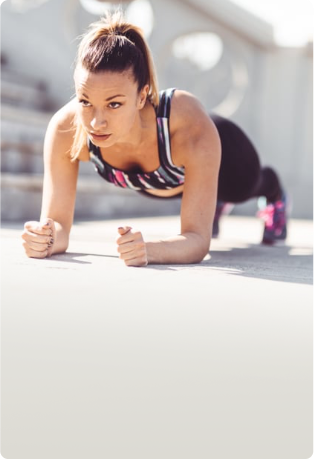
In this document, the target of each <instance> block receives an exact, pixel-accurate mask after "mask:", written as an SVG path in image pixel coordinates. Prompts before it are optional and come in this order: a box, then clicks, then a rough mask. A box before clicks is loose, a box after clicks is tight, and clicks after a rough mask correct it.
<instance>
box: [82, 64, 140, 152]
mask: <svg viewBox="0 0 314 459" xmlns="http://www.w3.org/2000/svg"><path fill="white" fill-rule="evenodd" d="M75 89H76V96H77V101H78V116H79V119H80V121H81V123H82V126H83V127H84V129H85V131H86V132H87V134H88V135H89V137H90V138H91V140H92V142H93V143H94V144H95V145H97V146H99V147H103V148H107V147H109V146H112V145H114V144H116V143H118V142H121V143H123V142H132V138H133V137H132V133H133V136H134V130H133V129H132V128H133V127H134V126H135V123H136V122H137V121H138V118H139V110H141V109H142V108H143V107H144V105H145V101H146V95H147V92H148V85H147V86H145V88H143V90H142V91H141V92H140V93H138V88H137V83H136V82H135V81H134V78H133V74H132V71H131V70H128V71H125V72H123V73H120V72H109V71H100V72H97V73H92V72H89V71H87V70H85V69H83V68H78V69H77V70H76V72H75Z"/></svg>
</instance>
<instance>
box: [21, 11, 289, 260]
mask: <svg viewBox="0 0 314 459" xmlns="http://www.w3.org/2000/svg"><path fill="white" fill-rule="evenodd" d="M74 80H75V89H76V98H75V99H74V100H72V101H71V102H69V103H68V104H67V105H65V106H64V107H63V108H61V109H60V110H59V111H58V112H57V113H56V114H55V115H54V116H53V118H52V120H51V122H50V123H49V126H48V129H47V133H46V138H45V145H44V164H45V175H44V189H43V203H42V211H41V218H40V222H27V223H25V226H24V232H23V235H22V238H23V246H24V249H25V252H26V255H27V256H29V257H35V258H45V257H49V256H51V255H52V254H55V253H61V252H64V251H66V250H67V247H68V243H69V235H70V229H71V225H72V222H73V214H74V204H75V195H76V183H77V176H78V168H79V161H92V162H93V163H94V165H95V167H96V170H97V172H98V173H99V174H100V175H101V176H102V177H103V178H104V179H105V180H107V181H109V182H111V183H113V184H115V185H117V186H121V187H124V188H131V189H134V190H136V191H139V192H142V193H145V194H146V195H147V196H157V197H159V198H165V199H167V198H170V197H174V196H176V197H181V196H182V203H181V233H180V234H179V235H177V236H174V237H171V238H169V239H166V240H162V241H158V242H148V241H144V240H143V237H142V234H141V233H140V232H139V231H137V232H135V231H132V228H130V227H128V226H125V227H121V228H118V233H119V235H118V239H117V249H118V252H119V254H120V258H121V259H122V260H123V261H124V262H125V264H126V265H128V266H145V265H147V264H148V263H198V262H200V261H201V260H202V259H203V258H204V256H205V255H206V254H207V253H208V250H209V245H210V240H211V237H212V232H213V230H212V229H213V222H214V236H217V233H218V219H219V216H220V214H221V211H222V208H223V204H222V203H224V202H232V203H238V202H243V201H245V200H247V199H250V198H253V197H256V196H265V197H266V198H267V201H268V204H269V205H268V207H267V211H266V214H267V215H266V217H267V218H266V223H265V231H264V236H263V242H265V243H273V242H275V241H277V240H283V239H285V237H286V221H285V201H284V195H283V191H282V188H281V186H280V183H279V179H278V177H277V175H276V173H275V172H274V171H273V170H272V169H270V168H264V169H261V167H260V163H259V159H258V156H257V154H256V151H255V149H254V147H253V145H252V144H251V142H250V141H249V140H248V138H247V137H246V136H245V134H244V133H243V132H242V131H241V130H240V129H239V128H238V127H237V126H236V125H235V124H233V123H231V122H230V121H227V120H225V119H223V118H221V117H218V116H215V115H213V116H212V117H209V115H208V113H206V111H205V109H204V108H203V106H202V105H201V103H200V102H199V101H198V100H197V99H196V98H195V97H193V96H192V95H191V94H189V93H187V92H185V91H180V90H174V89H168V90H166V91H162V92H161V93H160V95H159V94H158V91H157V82H156V76H155V72H154V66H153V61H152V58H151V54H150V50H149V48H148V46H147V44H146V42H145V40H144V38H143V36H142V33H141V31H140V29H138V28H137V27H136V26H134V25H131V24H128V23H126V22H125V21H124V20H123V17H122V16H121V14H119V13H116V14H115V15H113V16H111V17H110V16H108V17H106V18H105V19H102V20H101V21H99V22H97V23H95V24H92V25H91V28H90V30H89V31H88V32H87V33H86V34H85V36H84V37H83V39H82V41H81V43H80V46H79V50H78V56H77V62H76V68H75V73H74ZM156 126H157V129H156ZM217 199H218V201H217ZM217 202H218V204H217ZM216 204H217V209H216ZM215 210H216V213H215Z"/></svg>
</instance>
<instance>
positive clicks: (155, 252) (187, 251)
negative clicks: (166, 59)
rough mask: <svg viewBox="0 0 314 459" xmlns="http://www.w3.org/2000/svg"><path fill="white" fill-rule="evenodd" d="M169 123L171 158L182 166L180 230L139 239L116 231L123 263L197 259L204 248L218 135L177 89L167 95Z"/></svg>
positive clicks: (212, 198) (213, 192)
mask: <svg viewBox="0 0 314 459" xmlns="http://www.w3.org/2000/svg"><path fill="white" fill-rule="evenodd" d="M176 94H177V91H176V93H175V95H176ZM170 126H173V128H172V133H173V135H172V139H171V148H172V156H173V161H174V163H175V164H176V165H178V166H182V165H183V166H184V167H185V183H184V191H183V198H182V205H181V233H180V234H179V235H177V236H175V237H171V238H168V239H166V240H160V241H156V242H145V243H144V241H143V238H142V237H141V233H139V232H136V233H134V234H133V232H132V230H129V231H128V232H126V234H125V235H121V236H120V237H119V238H118V240H117V243H118V245H119V248H118V250H119V252H120V254H121V255H122V256H121V258H123V259H124V260H125V262H126V264H129V265H132V266H144V265H146V264H153V263H161V264H167V263H198V262H200V261H202V259H203V258H204V256H205V255H206V254H207V253H208V250H209V245H210V240H211V233H212V224H213V219H214V213H215V208H216V200H217V186H218V174H219V166H220V159H221V145H220V139H219V135H218V132H217V130H216V128H215V125H214V124H213V122H212V121H211V120H210V118H209V116H208V114H207V113H206V111H205V110H204V109H203V107H202V106H201V104H200V103H199V102H198V101H197V100H196V99H195V98H194V97H193V96H190V95H189V94H187V93H184V92H181V91H180V92H179V94H178V96H177V97H175V96H174V99H173V103H172V107H171V118H170ZM122 232H123V231H122ZM120 234H121V231H120ZM125 243H128V244H130V243H131V244H133V245H134V248H135V250H134V254H132V251H131V250H130V245H129V246H127V245H126V246H125V247H123V244H125ZM127 250H128V252H127ZM124 251H126V252H124ZM132 256H133V258H131V257H132ZM128 257H130V259H128Z"/></svg>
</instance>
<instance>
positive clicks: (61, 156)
mask: <svg viewBox="0 0 314 459" xmlns="http://www.w3.org/2000/svg"><path fill="white" fill-rule="evenodd" d="M73 116H74V112H73V103H72V102H70V103H69V104H67V105H66V106H65V107H63V108H62V109H61V110H59V111H58V112H57V113H56V114H55V115H54V116H53V117H52V119H51V121H50V123H49V125H48V128H47V132H46V136H45V142H44V186H43V198H42V209H41V217H40V222H27V223H26V224H25V226H24V233H23V234H22V238H23V240H24V244H23V245H24V249H25V252H26V254H27V255H28V256H29V257H35V258H44V257H45V256H50V255H52V254H53V253H60V252H64V251H66V249H67V247H68V243H69V235H70V230H71V226H72V222H73V215H74V206H75V196H76V183H77V177H78V161H75V162H71V159H70V154H69V153H70V149H71V146H72V142H73V135H74V129H73V125H72V120H73ZM47 239H49V240H48V246H47Z"/></svg>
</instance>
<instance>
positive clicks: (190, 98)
mask: <svg viewBox="0 0 314 459" xmlns="http://www.w3.org/2000/svg"><path fill="white" fill-rule="evenodd" d="M170 121H171V126H172V128H173V129H174V131H177V130H180V131H181V130H184V131H185V132H186V129H188V132H189V135H191V134H192V133H193V131H195V132H196V133H197V131H198V130H200V129H203V128H204V127H206V126H208V125H210V117H209V114H208V112H207V110H206V108H205V107H204V105H203V104H202V103H201V101H200V100H199V99H198V98H197V97H196V96H194V95H193V94H192V93H190V92H188V91H184V90H181V89H176V90H175V91H174V92H173V95H172V100H171V112H170Z"/></svg>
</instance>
